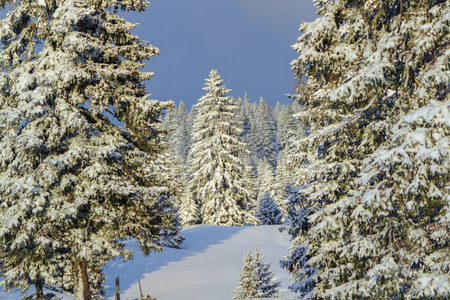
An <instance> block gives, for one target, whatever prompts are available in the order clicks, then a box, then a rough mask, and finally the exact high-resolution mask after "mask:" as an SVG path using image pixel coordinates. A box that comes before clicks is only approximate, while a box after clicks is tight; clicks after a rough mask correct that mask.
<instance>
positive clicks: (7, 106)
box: [0, 0, 178, 300]
mask: <svg viewBox="0 0 450 300" xmlns="http://www.w3.org/2000/svg"><path fill="white" fill-rule="evenodd" d="M8 4H10V5H12V6H11V7H12V11H10V12H9V13H8V14H7V16H6V18H5V19H3V20H1V28H2V30H1V31H0V40H1V43H2V50H1V51H0V66H1V69H2V72H1V73H0V88H1V90H2V93H1V94H0V249H1V252H2V254H1V256H0V276H1V277H2V281H1V284H2V286H3V287H4V288H5V289H6V290H10V289H12V288H19V289H21V290H23V291H26V290H27V289H28V288H29V286H30V285H32V284H34V285H35V286H36V291H37V295H36V297H37V298H43V291H42V287H43V285H44V284H48V285H55V286H61V285H63V284H64V282H65V281H66V279H67V278H63V279H61V278H60V276H59V275H58V274H61V266H63V267H67V266H71V267H72V269H71V270H63V271H65V272H63V273H64V274H66V275H67V274H72V275H73V277H72V279H71V280H68V286H63V287H64V288H66V289H67V290H71V291H73V293H74V299H77V300H79V299H91V297H96V296H95V295H94V296H92V295H91V291H90V289H91V288H92V287H94V288H95V286H94V285H91V286H90V285H89V281H91V282H93V281H94V280H97V278H98V275H99V274H97V273H93V274H88V273H87V270H90V271H91V272H95V270H101V265H102V264H103V263H105V262H106V261H107V260H108V259H110V258H111V257H116V256H124V257H129V256H130V255H131V252H130V251H128V250H125V249H124V245H123V243H122V242H121V241H122V240H124V239H127V238H128V237H135V238H136V239H137V240H138V241H139V243H140V244H141V249H142V251H143V252H144V253H145V254H149V253H150V251H152V250H160V249H161V247H160V246H158V245H157V242H159V241H160V240H161V239H162V240H165V242H164V243H167V239H168V238H171V236H169V235H173V233H176V232H177V230H178V228H177V226H176V224H174V219H175V216H174V215H173V212H172V211H173V203H172V201H171V200H170V194H171V191H170V188H168V187H167V183H166V182H164V180H163V178H164V174H159V173H158V170H160V167H159V166H158V165H159V162H158V163H156V161H157V160H160V158H158V155H157V153H158V152H159V151H160V148H161V145H160V143H159V133H160V130H161V129H160V127H159V124H158V120H159V119H160V113H161V111H162V110H163V109H165V108H167V107H168V106H169V105H170V103H163V102H159V101H156V100H149V99H148V95H147V91H146V89H145V88H144V86H143V84H142V82H143V81H145V80H147V79H149V78H151V77H152V74H151V73H144V72H141V71H140V68H142V67H143V66H144V65H143V61H144V60H146V59H149V58H150V57H152V56H155V55H157V54H158V52H159V51H158V49H157V48H155V47H153V46H151V45H149V44H148V43H147V42H145V41H142V40H141V39H139V37H138V36H136V35H133V34H131V33H130V30H131V29H132V28H133V27H134V25H133V24H131V23H129V22H126V21H125V20H124V19H123V18H121V17H120V16H119V15H118V14H117V13H118V11H119V10H130V11H143V10H144V9H145V8H146V6H147V4H148V3H147V2H146V1H140V0H139V1H134V0H130V1H113V0H103V1H94V0H92V1H85V0H70V1H62V0H58V1H12V0H11V1H8V0H2V1H1V2H0V6H1V7H2V8H4V7H5V5H8ZM38 45H39V46H38ZM105 114H110V115H111V116H110V119H116V120H117V121H118V122H123V124H124V125H125V127H126V131H123V130H122V129H120V128H119V127H118V126H116V125H114V124H113V123H112V121H111V120H110V119H108V118H106V117H105ZM155 164H156V165H155Z"/></svg>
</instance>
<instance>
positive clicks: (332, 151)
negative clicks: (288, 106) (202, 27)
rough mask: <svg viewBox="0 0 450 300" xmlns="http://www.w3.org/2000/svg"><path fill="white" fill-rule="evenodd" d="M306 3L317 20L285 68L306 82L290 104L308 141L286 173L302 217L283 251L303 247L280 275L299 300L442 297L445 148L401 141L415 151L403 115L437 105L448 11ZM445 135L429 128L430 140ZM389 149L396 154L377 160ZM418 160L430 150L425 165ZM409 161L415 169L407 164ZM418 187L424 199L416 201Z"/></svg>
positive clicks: (444, 92) (408, 4) (433, 5)
mask: <svg viewBox="0 0 450 300" xmlns="http://www.w3.org/2000/svg"><path fill="white" fill-rule="evenodd" d="M317 6H318V11H319V14H320V15H321V17H320V18H319V19H317V20H316V21H314V22H312V23H304V24H302V26H301V30H302V31H303V32H304V35H303V36H301V37H300V38H299V40H298V43H297V44H296V45H294V49H296V50H297V51H298V52H299V53H300V56H299V58H298V59H297V60H295V61H294V63H293V70H294V72H295V73H296V76H297V78H298V80H299V82H302V80H303V78H304V77H306V78H307V80H308V81H307V82H304V83H301V85H300V87H299V89H298V94H297V95H295V96H294V98H295V99H296V100H298V101H301V103H302V104H303V105H304V106H305V110H304V112H302V113H299V114H297V116H298V117H300V118H301V119H302V120H305V121H306V122H307V123H308V125H309V126H311V128H310V129H311V131H310V132H311V134H310V135H308V136H307V137H306V138H304V139H302V140H300V141H298V143H297V146H298V148H297V150H298V154H297V155H296V157H295V158H294V159H291V161H292V165H291V169H295V174H296V178H295V181H296V183H297V184H298V185H299V186H300V185H302V186H303V188H302V189H300V190H299V193H300V194H301V198H302V199H303V201H302V205H303V206H305V207H308V208H310V209H312V212H313V213H312V214H311V215H310V216H309V217H308V218H307V222H306V224H308V228H307V230H306V232H305V234H302V235H298V236H297V238H296V239H295V243H294V249H299V248H298V247H301V246H302V245H303V246H306V247H307V248H305V251H304V252H303V253H302V255H299V254H298V253H295V252H292V253H291V258H292V259H294V256H297V257H299V259H298V260H297V261H296V262H295V263H296V264H297V266H296V268H295V269H293V270H294V272H293V273H292V274H291V275H292V276H293V277H294V278H296V282H297V284H298V286H305V287H307V288H306V289H305V290H299V291H300V293H301V294H302V295H303V296H305V295H306V294H308V295H309V296H311V297H313V298H320V299H321V298H326V299H328V298H331V299H336V298H354V297H362V298H371V297H374V296H375V297H381V298H383V299H388V298H398V299H402V298H403V299H416V298H424V299H428V298H429V299H440V298H444V299H445V298H446V297H448V289H447V288H441V287H443V286H444V287H445V286H448V277H447V276H446V275H445V271H446V270H447V269H446V267H445V265H446V264H447V266H448V263H447V261H448V258H446V257H448V251H446V250H444V249H445V247H447V248H448V246H447V245H446V244H445V242H444V243H442V241H441V240H440V238H438V236H442V231H441V228H443V227H445V226H448V217H447V219H446V217H443V216H448V210H447V208H446V206H445V204H443V203H445V200H443V199H448V198H446V197H448V196H447V194H446V193H448V190H447V192H443V191H445V186H446V184H447V183H442V182H441V179H436V177H435V176H434V175H435V174H437V173H439V174H440V176H439V178H442V177H443V178H446V176H448V165H446V163H445V160H443V159H442V158H441V157H443V156H441V155H442V153H444V152H445V150H442V151H441V150H440V151H439V152H438V153H439V154H438V153H436V152H434V151H433V150H431V149H435V148H433V146H431V148H430V149H428V150H425V149H424V148H423V151H422V152H420V151H419V152H416V150H417V148H416V149H414V148H409V146H408V145H406V144H405V145H402V143H403V141H409V142H410V143H413V144H414V143H416V142H417V141H415V142H414V141H413V140H414V138H415V137H417V136H418V135H417V132H415V127H416V126H418V123H416V121H412V119H411V118H419V119H420V118H423V117H421V116H419V115H420V114H415V113H412V111H413V110H416V109H418V108H420V107H426V106H428V105H430V103H442V102H440V101H444V100H446V99H447V97H448V91H449V75H448V72H449V71H448V70H449V61H450V60H449V52H448V49H447V48H448V38H447V37H448V33H449V18H448V16H449V15H450V14H449V8H448V2H446V1H421V2H414V1H378V0H377V1H360V2H354V1H318V2H317ZM431 106H432V107H435V106H436V105H435V104H431ZM438 106H439V105H438ZM419 111H421V112H423V111H422V110H420V109H419ZM406 114H410V115H409V116H408V117H406V118H405V119H403V121H402V122H401V123H398V124H397V125H396V126H395V127H393V126H394V124H396V123H397V122H398V121H399V119H400V118H401V117H402V116H404V115H406ZM440 118H441V117H439V118H438V119H440ZM408 120H409V121H408ZM420 122H422V121H420ZM420 122H419V123H420ZM420 125H423V126H424V129H422V130H423V131H427V132H433V130H434V129H432V128H434V127H439V126H442V125H441V124H439V125H438V124H436V123H434V124H433V122H432V121H431V120H430V121H426V122H425V124H423V123H422V124H420ZM403 126H407V127H408V126H409V127H410V129H408V130H409V133H408V132H405V131H402V130H401V128H402V127H403ZM396 130H397V131H399V133H398V136H396V135H395V131H396ZM426 136H427V137H428V135H426ZM435 136H436V135H435ZM447 136H448V133H446V131H445V130H444V131H443V130H440V133H439V139H443V140H444V141H445V139H446V137H447ZM391 137H393V138H392V139H391ZM435 139H436V138H435ZM418 143H419V144H421V143H422V142H418ZM427 143H428V142H427ZM433 143H434V142H433V141H432V140H431V141H430V145H436V146H437V144H433ZM381 145H382V146H381ZM427 145H428V144H427ZM380 146H381V147H382V148H380ZM439 147H441V148H442V149H445V148H447V146H445V145H442V144H439ZM418 148H420V147H418ZM377 149H378V150H377ZM389 149H391V150H393V151H394V152H395V151H398V152H397V154H398V155H394V156H391V157H390V156H385V155H386V154H387V153H392V152H389ZM386 151H387V152H386ZM408 152H409V153H408ZM424 152H426V153H434V155H436V156H435V157H436V161H434V162H433V161H432V160H430V159H428V160H427V157H426V156H427V154H424ZM422 154H423V155H425V157H421V156H420V155H422ZM410 155H411V157H410ZM414 155H416V156H418V157H420V158H421V159H422V160H419V161H418V162H416V163H411V162H410V161H412V160H413V158H412V157H413V156H414ZM365 158H367V160H364V159H365ZM441 164H442V165H441ZM402 165H406V166H408V165H409V167H408V168H406V167H405V168H404V167H402ZM439 165H441V166H439ZM424 166H427V167H428V166H430V169H431V170H433V171H431V173H428V171H425V169H426V168H427V167H424ZM436 168H438V169H439V170H440V171H435V170H436ZM444 169H447V171H442V170H444ZM361 170H364V173H363V174H360V172H361ZM366 171H367V173H366ZM435 172H436V173H435ZM441 172H442V173H441ZM446 172H447V173H446ZM418 174H421V175H418ZM359 175H361V178H360V179H357V178H358V176H359ZM418 178H420V179H421V180H420V181H418V182H416V181H415V180H417V179H418ZM364 185H366V186H364ZM422 189H431V191H432V192H431V191H430V195H427V196H424V195H423V190H422ZM440 194H442V196H441V195H440ZM375 200H376V201H375ZM447 203H448V200H447ZM431 207H432V209H431ZM422 217H424V218H423V220H422ZM367 220H371V221H370V223H369V222H367ZM444 220H447V221H444ZM378 222H379V223H378ZM446 222H447V223H446ZM375 224H380V225H378V226H373V225H375ZM374 227H375V228H377V229H378V230H380V231H377V230H374ZM434 228H436V231H437V232H436V233H434ZM381 237H383V240H382V239H381ZM447 240H448V239H447ZM422 242H423V243H422ZM394 252H395V254H394ZM300 257H302V258H301V259H300ZM383 258H385V259H383ZM436 262H441V263H440V264H439V263H438V264H436ZM302 268H303V269H304V271H301V270H300V269H302ZM306 269H310V270H311V269H315V270H316V271H314V272H306V271H305V270H306ZM298 270H300V272H298V273H296V271H298ZM433 276H434V277H433ZM432 277H433V278H436V280H431V278H432ZM306 281H308V283H307V285H302V282H303V283H306ZM438 282H439V283H438ZM311 283H312V284H311ZM425 286H431V287H432V289H425ZM438 287H439V288H438ZM421 288H423V289H422V290H421ZM433 288H434V289H433Z"/></svg>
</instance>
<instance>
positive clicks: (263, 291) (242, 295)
mask: <svg viewBox="0 0 450 300" xmlns="http://www.w3.org/2000/svg"><path fill="white" fill-rule="evenodd" d="M261 253H262V251H261V250H259V249H256V250H255V254H254V255H253V256H252V255H251V253H248V254H247V255H245V256H244V259H243V267H242V268H243V271H242V273H241V274H239V279H238V283H239V285H238V287H237V289H236V290H234V291H233V293H235V294H236V295H235V296H234V297H233V299H234V300H245V299H250V298H273V297H277V296H278V287H279V286H280V282H273V276H274V272H273V271H271V270H270V263H263V262H262V261H261V259H262V258H263V257H264V256H261Z"/></svg>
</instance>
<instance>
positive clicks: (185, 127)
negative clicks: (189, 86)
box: [172, 101, 192, 163]
mask: <svg viewBox="0 0 450 300" xmlns="http://www.w3.org/2000/svg"><path fill="white" fill-rule="evenodd" d="M191 136H192V124H191V123H190V119H189V114H188V112H187V110H186V106H185V105H184V102H183V101H180V104H179V105H178V109H177V114H176V121H175V128H174V129H173V137H172V152H173V155H174V156H178V157H181V158H182V162H183V163H186V161H187V157H188V153H189V149H190V147H191V140H192V138H191Z"/></svg>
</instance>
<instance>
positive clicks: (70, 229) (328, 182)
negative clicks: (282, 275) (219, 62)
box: [0, 0, 450, 300]
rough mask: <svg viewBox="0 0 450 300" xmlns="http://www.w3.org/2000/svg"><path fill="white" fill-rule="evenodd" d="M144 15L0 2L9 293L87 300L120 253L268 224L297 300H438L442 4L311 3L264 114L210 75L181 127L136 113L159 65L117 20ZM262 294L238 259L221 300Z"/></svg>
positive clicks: (165, 112)
mask: <svg viewBox="0 0 450 300" xmlns="http://www.w3.org/2000/svg"><path fill="white" fill-rule="evenodd" d="M147 4H148V3H147V2H145V1H140V0H39V1H8V0H0V7H1V8H7V9H8V10H9V11H10V12H9V13H8V14H7V15H6V17H5V18H4V19H2V21H1V24H0V39H1V44H2V49H1V52H0V66H1V68H2V72H1V75H0V89H1V90H2V93H1V96H0V276H1V282H0V284H1V286H2V288H3V289H4V290H6V291H11V290H12V289H20V290H22V291H24V292H27V291H28V290H29V288H30V287H31V286H33V287H34V289H35V293H34V294H33V295H32V296H30V297H31V298H34V299H49V298H51V297H56V296H54V295H53V296H52V295H45V293H47V292H48V291H49V290H53V291H60V292H63V293H66V294H71V295H73V297H74V299H77V300H78V299H85V300H86V299H100V298H102V295H103V292H102V291H103V289H104V284H105V276H104V272H103V268H104V266H105V264H107V263H108V262H109V261H110V260H111V259H113V258H116V257H122V258H124V259H125V260H126V259H129V258H131V257H132V255H133V251H131V250H130V249H127V247H126V245H127V241H128V240H129V239H130V238H133V239H134V240H135V241H136V242H137V244H138V245H139V247H140V250H141V251H142V253H143V254H144V255H149V254H150V256H151V253H152V252H154V251H161V250H163V249H164V248H180V247H182V242H183V239H184V238H183V237H182V236H181V235H180V230H181V228H182V226H185V227H187V226H190V225H194V224H203V225H219V226H244V225H248V226H250V225H254V226H258V225H277V226H279V227H280V230H281V231H284V232H287V233H288V234H289V235H290V236H291V241H292V246H291V247H290V248H289V252H290V254H289V255H288V256H286V257H280V265H281V267H282V268H283V269H284V270H285V271H287V272H288V273H289V274H290V277H291V283H290V289H291V290H292V291H294V292H295V293H296V295H297V296H298V297H299V298H300V299H353V298H354V299H370V298H373V299H449V298H450V275H449V274H450V239H449V232H450V207H449V203H450V180H449V179H450V100H449V99H448V91H449V87H450V81H449V77H450V71H449V66H450V60H449V55H450V48H449V41H450V40H449V38H448V37H449V22H450V9H449V1H446V0H421V1H407V0H388V1H381V0H364V1H353V0H336V1H330V0H316V1H315V5H316V7H317V13H318V18H317V19H316V20H315V21H312V22H304V23H302V25H301V26H300V31H301V35H300V36H299V38H298V39H297V42H296V43H295V44H294V45H293V46H292V48H293V50H295V51H296V52H297V55H298V57H297V58H296V59H294V60H293V61H292V62H291V70H292V72H293V75H294V77H295V79H296V82H297V84H296V86H295V91H294V92H293V93H292V94H291V95H290V96H289V98H290V99H291V101H290V102H289V103H285V104H280V103H278V104H277V105H276V106H275V107H273V108H272V107H271V106H270V105H268V104H267V103H266V102H265V100H264V98H262V97H261V98H260V99H249V97H248V96H247V95H242V96H241V97H238V98H234V97H232V96H230V94H229V93H230V90H229V89H227V85H226V82H227V78H221V76H220V74H219V72H218V71H217V70H215V69H213V70H211V71H210V73H209V75H208V76H207V78H206V79H205V84H204V86H203V96H202V97H201V98H199V99H198V102H197V104H196V105H194V106H193V107H192V108H191V107H186V106H185V104H184V103H183V102H180V103H179V104H178V105H177V106H175V105H174V103H173V102H172V101H158V100H151V99H150V96H149V92H151V91H147V89H146V86H145V85H144V82H145V81H146V80H149V79H151V78H152V77H153V75H154V74H153V73H151V72H146V71H143V67H144V66H145V64H144V62H145V61H146V60H148V59H149V58H151V57H154V56H157V55H159V54H160V53H159V49H158V48H157V47H155V46H153V45H151V44H149V43H148V42H146V41H143V40H141V38H140V37H139V36H138V35H135V34H133V33H132V31H131V30H132V29H133V27H134V26H135V25H133V24H132V23H129V22H128V21H127V20H126V19H125V18H123V17H122V16H121V15H119V12H120V11H137V12H140V11H144V10H145V9H146V7H147ZM193 88H194V87H193ZM195 88H198V89H200V88H201V87H195ZM231 88H232V87H231ZM287 92H289V91H287ZM273 276H274V274H273V272H272V271H271V270H270V265H269V264H267V263H264V261H263V257H262V254H261V252H260V250H258V249H255V252H254V253H248V254H247V255H246V256H245V257H244V259H243V266H242V273H241V274H240V275H239V274H236V280H237V281H238V283H237V287H236V289H235V290H234V293H235V297H234V299H246V298H249V297H260V298H267V297H271V296H276V295H277V288H278V287H279V283H277V282H275V281H273V280H272V279H273Z"/></svg>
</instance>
